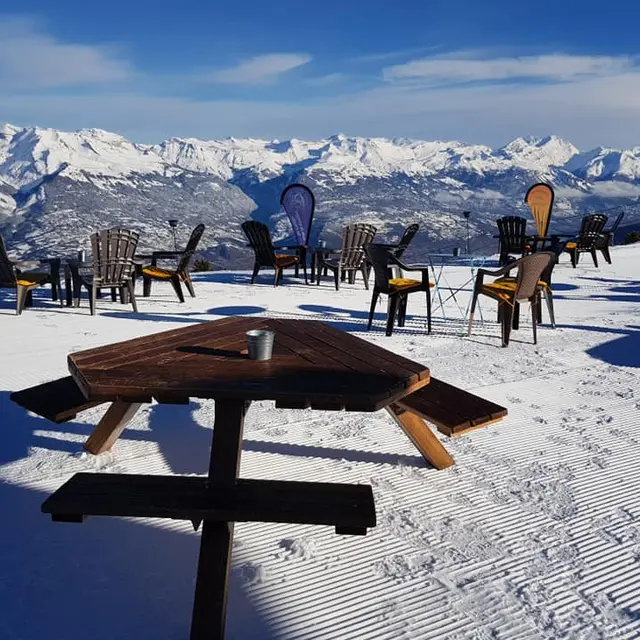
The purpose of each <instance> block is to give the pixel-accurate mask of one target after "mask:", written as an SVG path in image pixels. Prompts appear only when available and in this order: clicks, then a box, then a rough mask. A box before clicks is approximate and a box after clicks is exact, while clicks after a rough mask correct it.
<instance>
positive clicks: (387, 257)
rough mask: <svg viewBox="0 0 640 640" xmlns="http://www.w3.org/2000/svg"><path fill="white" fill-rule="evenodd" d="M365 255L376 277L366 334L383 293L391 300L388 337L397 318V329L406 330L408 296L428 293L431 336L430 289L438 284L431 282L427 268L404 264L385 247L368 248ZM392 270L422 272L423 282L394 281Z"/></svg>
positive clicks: (372, 246)
mask: <svg viewBox="0 0 640 640" xmlns="http://www.w3.org/2000/svg"><path fill="white" fill-rule="evenodd" d="M365 251H366V252H367V256H368V258H369V261H370V262H371V265H372V266H373V272H374V276H375V280H374V285H373V295H372V296H371V307H370V308H369V323H368V325H367V330H369V329H371V325H372V323H373V316H374V313H375V310H376V304H377V303H378V298H379V297H380V294H381V293H385V294H387V296H388V297H389V301H388V308H387V331H386V334H387V335H388V336H390V335H391V334H392V333H393V325H394V323H395V318H396V315H397V316H398V326H399V327H404V324H405V319H406V316H407V298H408V296H409V294H411V293H417V292H420V291H422V292H425V293H426V298H427V333H431V287H434V286H435V284H434V283H433V282H430V281H429V270H428V268H426V267H419V268H415V267H410V266H408V265H405V264H403V263H402V262H401V261H400V260H399V259H398V258H397V257H396V256H395V255H394V252H393V249H389V248H387V247H385V246H383V245H378V244H370V245H368V246H367V247H365ZM393 266H397V267H399V268H400V269H402V270H403V271H409V272H411V271H419V272H420V273H421V274H422V276H421V279H420V280H413V279H410V278H393V277H391V267H393Z"/></svg>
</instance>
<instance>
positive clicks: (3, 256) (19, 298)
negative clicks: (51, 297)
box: [0, 236, 62, 316]
mask: <svg viewBox="0 0 640 640" xmlns="http://www.w3.org/2000/svg"><path fill="white" fill-rule="evenodd" d="M56 273H57V272H56ZM45 284H51V286H52V287H53V286H54V275H53V273H52V272H46V273H45V272H29V271H22V270H20V268H18V267H16V265H14V264H13V263H12V262H11V260H10V259H9V256H8V255H7V250H6V248H5V245H4V239H3V238H2V236H0V289H15V291H16V315H18V316H19V315H20V314H21V313H22V310H23V309H24V307H25V306H31V304H32V293H31V292H32V290H33V289H34V288H35V287H39V286H41V285H45ZM60 304H62V296H61V297H60Z"/></svg>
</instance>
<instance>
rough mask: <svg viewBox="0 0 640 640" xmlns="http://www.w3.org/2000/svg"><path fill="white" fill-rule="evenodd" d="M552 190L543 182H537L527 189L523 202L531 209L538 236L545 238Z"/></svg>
mask: <svg viewBox="0 0 640 640" xmlns="http://www.w3.org/2000/svg"><path fill="white" fill-rule="evenodd" d="M553 198H554V194H553V188H552V187H551V185H549V184H546V183H545V182H538V183H537V184H534V185H533V186H532V187H530V188H529V190H528V191H527V195H526V196H525V197H524V201H525V202H526V203H527V204H528V205H529V209H531V215H532V216H533V220H534V222H535V223H536V229H537V231H538V235H539V236H546V235H547V231H548V229H549V222H550V220H551V210H552V208H553Z"/></svg>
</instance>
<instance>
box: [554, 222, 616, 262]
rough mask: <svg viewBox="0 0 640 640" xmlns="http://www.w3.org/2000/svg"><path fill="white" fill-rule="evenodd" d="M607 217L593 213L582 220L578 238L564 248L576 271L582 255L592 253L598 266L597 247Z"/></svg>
mask: <svg viewBox="0 0 640 640" xmlns="http://www.w3.org/2000/svg"><path fill="white" fill-rule="evenodd" d="M607 220H608V218H607V216H605V215H604V214H603V213H592V214H591V215H588V216H585V217H584V218H582V224H581V225H580V232H579V233H578V236H577V237H576V238H575V239H574V240H572V241H570V242H567V244H566V245H565V247H564V250H565V251H566V252H567V253H568V254H569V256H570V258H571V265H572V266H573V268H574V269H575V268H576V267H577V266H578V261H579V260H580V254H581V253H590V254H591V258H592V259H593V264H594V265H595V266H596V267H597V266H598V254H597V249H598V247H597V245H598V239H599V238H600V236H601V235H602V232H603V229H604V225H605V224H607Z"/></svg>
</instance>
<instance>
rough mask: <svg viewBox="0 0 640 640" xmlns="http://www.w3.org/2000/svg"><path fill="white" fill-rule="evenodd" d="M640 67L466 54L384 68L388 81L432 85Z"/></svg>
mask: <svg viewBox="0 0 640 640" xmlns="http://www.w3.org/2000/svg"><path fill="white" fill-rule="evenodd" d="M636 68H638V60H637V58H633V57H631V56H572V55H565V54H551V55H539V56H524V57H514V58H507V57H502V58H477V57H474V56H470V55H468V54H467V55H466V56H465V55H464V54H448V55H447V56H442V57H433V58H424V59H421V60H412V61H410V62H407V63H405V64H400V65H394V66H391V67H387V68H385V69H384V70H383V77H384V78H385V79H386V80H421V81H423V82H427V83H432V84H453V83H462V82H474V81H501V80H525V79H529V80H547V81H568V80H577V79H583V78H587V77H604V76H611V75H616V74H620V73H624V72H626V71H630V70H633V69H636Z"/></svg>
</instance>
